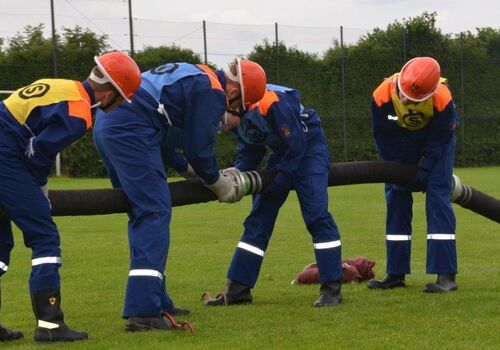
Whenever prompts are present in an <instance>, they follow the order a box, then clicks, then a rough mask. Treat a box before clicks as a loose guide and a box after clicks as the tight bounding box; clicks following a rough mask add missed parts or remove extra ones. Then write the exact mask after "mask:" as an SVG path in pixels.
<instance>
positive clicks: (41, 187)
mask: <svg viewBox="0 0 500 350" xmlns="http://www.w3.org/2000/svg"><path fill="white" fill-rule="evenodd" d="M40 189H41V190H42V193H43V195H44V196H45V198H47V201H48V202H49V208H50V209H52V203H50V199H49V188H48V186H47V184H45V185H43V186H40Z"/></svg>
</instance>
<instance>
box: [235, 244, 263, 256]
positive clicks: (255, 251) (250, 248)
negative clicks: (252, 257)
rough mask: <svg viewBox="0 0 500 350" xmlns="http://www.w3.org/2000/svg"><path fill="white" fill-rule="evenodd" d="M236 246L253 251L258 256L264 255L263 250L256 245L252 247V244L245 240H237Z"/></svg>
mask: <svg viewBox="0 0 500 350" xmlns="http://www.w3.org/2000/svg"><path fill="white" fill-rule="evenodd" d="M238 248H241V249H244V250H246V251H249V252H250V253H254V254H257V255H260V256H264V251H263V250H262V249H259V248H257V247H254V246H253V245H250V244H248V243H245V242H238Z"/></svg>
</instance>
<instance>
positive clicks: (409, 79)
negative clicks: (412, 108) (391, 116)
mask: <svg viewBox="0 0 500 350" xmlns="http://www.w3.org/2000/svg"><path fill="white" fill-rule="evenodd" d="M440 77H441V68H440V67H439V63H438V62H437V61H436V60H435V59H434V58H432V57H415V58H413V59H411V60H409V61H408V62H406V64H405V65H404V66H403V69H401V73H399V76H398V88H399V91H400V92H401V94H403V96H405V97H406V98H408V99H409V100H412V101H415V102H420V101H424V100H426V99H427V98H429V97H430V96H432V95H433V94H434V92H436V89H437V87H438V85H439V79H440Z"/></svg>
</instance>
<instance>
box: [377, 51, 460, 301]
mask: <svg viewBox="0 0 500 350" xmlns="http://www.w3.org/2000/svg"><path fill="white" fill-rule="evenodd" d="M445 82H446V80H445V79H444V78H441V70H440V67H439V64H438V62H437V61H436V60H434V59H433V58H431V57H417V58H414V59H412V60H410V61H408V62H407V63H406V64H405V65H404V66H403V68H402V70H401V72H400V73H397V74H394V75H393V76H392V77H390V78H388V79H386V80H385V81H384V82H383V83H382V84H380V86H379V87H378V88H377V89H376V90H375V92H374V94H373V99H372V104H371V106H372V124H373V136H374V138H375V142H376V145H377V149H378V152H379V154H380V157H381V158H382V159H383V160H387V161H395V162H401V163H408V164H414V165H418V171H417V173H416V176H415V179H414V182H413V184H412V185H411V186H401V185H397V184H385V198H386V202H387V219H386V247H387V276H386V277H385V278H384V279H382V280H372V281H370V282H369V284H368V287H369V288H372V289H387V288H396V287H404V286H405V275H406V274H409V273H410V252H411V234H412V229H411V221H412V203H413V199H412V191H424V192H425V193H426V203H425V204H426V205H425V209H426V215H427V269H426V270H427V273H428V274H437V281H436V282H435V283H428V284H426V286H425V287H424V289H423V291H424V292H428V293H433V292H447V291H452V290H456V289H457V285H456V283H455V275H456V273H457V253H456V245H455V216H454V214H453V209H452V207H451V203H450V193H451V186H452V172H453V161H454V155H455V147H456V139H455V128H456V125H457V116H456V113H455V106H454V104H453V100H452V96H451V93H450V91H449V90H448V87H447V86H446V85H445Z"/></svg>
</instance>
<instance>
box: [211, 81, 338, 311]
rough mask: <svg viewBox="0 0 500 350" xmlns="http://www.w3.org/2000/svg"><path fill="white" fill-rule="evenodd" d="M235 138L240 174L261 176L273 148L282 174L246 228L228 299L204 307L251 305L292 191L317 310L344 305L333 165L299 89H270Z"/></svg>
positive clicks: (272, 164)
mask: <svg viewBox="0 0 500 350" xmlns="http://www.w3.org/2000/svg"><path fill="white" fill-rule="evenodd" d="M233 120H235V119H234V118H233ZM229 124H230V126H234V125H235V124H238V122H236V123H229ZM233 131H234V132H235V134H236V137H237V158H236V161H235V164H234V166H235V168H237V169H238V170H239V171H250V170H256V169H257V167H258V165H259V163H260V162H261V160H262V159H263V157H264V155H265V153H266V148H269V149H270V150H271V153H270V156H269V158H268V161H267V163H266V166H265V169H266V170H277V175H276V177H275V178H274V179H273V182H272V183H271V184H270V185H269V186H267V187H266V188H265V189H264V191H263V192H262V193H260V194H257V195H256V196H254V198H253V208H252V211H251V212H250V215H249V216H248V217H247V218H246V220H245V222H244V232H243V236H242V237H241V239H240V241H239V243H238V246H237V248H236V251H235V253H234V256H233V260H232V262H231V265H230V266H229V270H228V273H227V277H228V280H229V281H228V285H227V287H226V290H225V292H223V293H220V294H219V295H218V296H217V297H216V298H214V299H208V300H205V304H206V305H207V306H219V305H232V304H243V303H250V302H252V295H251V289H252V288H254V286H255V283H256V282H257V278H258V275H259V271H260V268H261V265H262V262H263V259H264V254H265V251H266V249H267V246H268V243H269V240H270V239H271V234H272V232H273V228H274V224H275V222H276V218H277V216H278V212H279V209H280V208H281V206H282V205H283V203H284V202H285V200H286V198H287V197H288V194H289V192H290V190H291V189H292V188H293V189H295V190H296V192H297V196H298V199H299V203H300V208H301V211H302V216H303V218H304V222H305V224H306V227H307V230H308V231H309V233H310V234H311V236H312V241H313V246H314V253H315V255H316V261H317V263H318V267H319V272H320V280H321V287H320V297H319V299H318V300H317V301H316V302H315V303H314V306H316V307H323V306H334V305H337V304H338V303H340V302H341V300H342V295H341V292H340V289H341V279H342V261H341V242H340V235H339V231H338V229H337V225H336V224H335V221H334V220H333V218H332V216H331V214H330V213H329V212H328V193H327V188H328V174H329V165H330V158H329V153H328V146H327V143H326V139H325V135H324V133H323V129H322V128H321V126H320V117H319V115H318V114H317V113H316V112H315V111H314V110H313V109H308V108H304V107H303V106H302V105H301V103H300V94H299V92H298V91H297V90H294V89H290V88H286V87H282V86H277V85H268V89H267V91H266V94H265V95H264V98H263V99H262V100H261V101H260V102H259V103H257V104H255V105H253V106H251V108H250V110H249V111H248V112H246V113H244V114H243V115H242V116H241V119H240V120H239V125H238V126H237V127H236V128H233ZM225 171H231V170H230V169H229V170H225Z"/></svg>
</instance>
